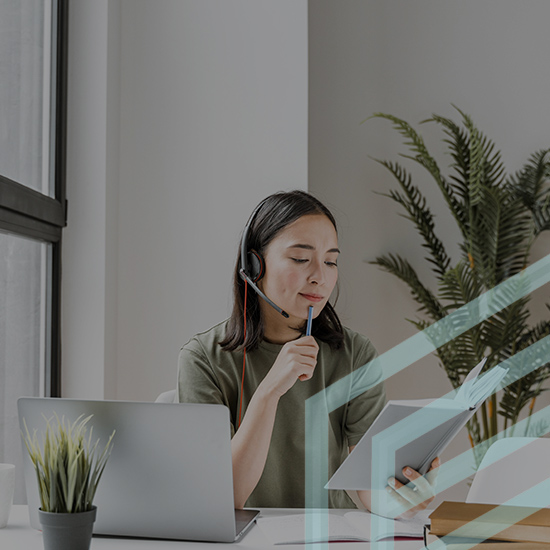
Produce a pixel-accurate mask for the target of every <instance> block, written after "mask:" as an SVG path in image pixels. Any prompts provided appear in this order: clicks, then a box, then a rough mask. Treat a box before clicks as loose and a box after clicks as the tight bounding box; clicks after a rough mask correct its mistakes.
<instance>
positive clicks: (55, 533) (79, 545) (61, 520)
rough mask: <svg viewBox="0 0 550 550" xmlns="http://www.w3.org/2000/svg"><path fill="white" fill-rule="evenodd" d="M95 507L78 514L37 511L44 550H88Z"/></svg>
mask: <svg viewBox="0 0 550 550" xmlns="http://www.w3.org/2000/svg"><path fill="white" fill-rule="evenodd" d="M96 512H97V507H96V506H92V509H91V510H90V511H88V512H79V513H78V514H55V513H52V512H43V511H42V510H38V517H39V519H40V523H41V524H42V537H43V539H44V550H89V548H90V543H91V541H92V533H93V530H94V521H95V517H96Z"/></svg>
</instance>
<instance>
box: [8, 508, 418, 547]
mask: <svg viewBox="0 0 550 550" xmlns="http://www.w3.org/2000/svg"><path fill="white" fill-rule="evenodd" d="M347 511H348V510H331V511H330V513H331V514H339V515H340V514H344V513H345V512H347ZM261 512H262V516H263V517H268V516H277V515H286V514H289V513H300V511H299V510H296V509H293V510H288V509H286V510H281V509H278V508H264V509H262V510H261ZM323 546H324V548H328V549H329V550H365V549H368V548H373V549H375V548H381V549H382V548H383V549H384V550H390V549H393V548H395V550H420V549H421V548H423V547H424V545H423V543H422V541H420V540H415V541H398V542H395V543H394V544H393V545H392V544H391V542H390V543H389V544H388V543H387V542H386V543H378V544H368V543H361V542H353V543H350V542H344V543H332V542H331V543H329V544H326V545H323ZM323 546H321V545H303V544H300V545H284V546H273V545H272V544H271V543H270V541H268V540H266V538H265V537H264V535H263V533H262V531H261V530H260V528H259V527H257V526H256V525H255V526H254V527H253V528H252V529H251V530H250V531H249V532H248V533H247V534H246V535H245V537H244V538H243V539H242V540H241V541H240V542H238V543H235V544H230V545H228V544H226V543H213V542H180V541H160V540H136V539H122V538H107V537H94V539H93V540H92V545H91V550H130V549H131V550H172V549H174V550H175V549H176V548H177V549H178V550H187V549H190V548H196V549H198V550H211V549H214V548H216V549H217V550H220V549H222V550H223V549H224V548H232V549H233V548H235V549H239V550H240V549H252V548H253V549H261V548H273V549H275V548H279V549H282V550H294V549H298V548H300V549H301V550H304V549H305V550H314V549H317V548H322V547H323ZM0 548H1V549H2V550H43V548H44V546H43V544H42V533H40V532H39V531H36V530H35V529H33V528H32V527H30V525H29V517H28V511H27V506H13V507H12V510H11V514H10V519H9V521H8V525H7V527H5V528H4V529H0Z"/></svg>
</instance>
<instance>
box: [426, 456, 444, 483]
mask: <svg viewBox="0 0 550 550" xmlns="http://www.w3.org/2000/svg"><path fill="white" fill-rule="evenodd" d="M440 466H441V460H440V459H439V457H437V458H434V460H433V461H432V464H431V466H430V469H429V470H428V471H427V472H426V475H425V476H424V477H425V478H426V480H427V481H428V483H429V484H430V485H431V486H432V487H434V488H435V486H436V483H437V476H438V474H439V467H440Z"/></svg>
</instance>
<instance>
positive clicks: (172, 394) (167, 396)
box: [155, 390, 178, 403]
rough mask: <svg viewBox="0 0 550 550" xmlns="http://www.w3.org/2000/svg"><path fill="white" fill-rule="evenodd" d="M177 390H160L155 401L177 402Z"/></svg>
mask: <svg viewBox="0 0 550 550" xmlns="http://www.w3.org/2000/svg"><path fill="white" fill-rule="evenodd" d="M177 402H178V401H177V392H176V390H168V391H165V392H162V393H161V394H160V395H159V396H158V397H157V398H156V399H155V403H177Z"/></svg>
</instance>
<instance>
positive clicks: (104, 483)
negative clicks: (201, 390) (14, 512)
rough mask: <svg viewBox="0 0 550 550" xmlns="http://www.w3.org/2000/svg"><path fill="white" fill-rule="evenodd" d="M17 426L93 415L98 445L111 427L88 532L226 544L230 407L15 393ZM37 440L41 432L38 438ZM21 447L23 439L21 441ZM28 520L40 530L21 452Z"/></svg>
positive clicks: (231, 515)
mask: <svg viewBox="0 0 550 550" xmlns="http://www.w3.org/2000/svg"><path fill="white" fill-rule="evenodd" d="M18 409H19V423H20V426H21V428H22V429H24V428H23V419H25V420H26V423H27V426H28V428H29V431H30V432H31V434H32V432H33V431H34V430H35V429H36V430H38V432H39V433H40V432H42V431H44V429H45V427H46V421H45V419H44V417H46V418H51V417H53V416H54V414H57V415H58V416H59V417H60V418H61V417H62V416H64V417H65V418H66V419H67V420H69V421H71V422H72V421H74V420H76V419H77V418H78V416H80V415H81V414H84V415H90V414H93V415H94V416H93V418H92V419H91V420H90V422H89V426H93V438H94V439H96V438H100V440H101V441H100V444H99V447H100V448H103V446H104V445H105V444H106V443H107V441H108V439H109V436H110V434H111V433H112V431H113V430H116V435H115V437H114V446H113V450H112V454H111V456H110V458H109V461H108V463H107V466H106V468H105V471H104V473H103V477H102V479H101V481H100V483H99V488H98V490H97V493H96V497H95V499H94V504H95V505H97V519H96V523H95V524H94V534H103V535H118V536H132V537H154V538H168V539H178V540H202V541H207V540H208V541H223V542H232V541H234V540H235V535H236V533H235V512H234V502H233V475H232V465H231V447H230V438H231V433H230V427H229V411H228V409H227V408H226V407H224V406H222V405H206V404H194V403H181V404H179V403H170V404H167V403H137V402H128V401H83V400H75V399H53V398H21V399H19V401H18ZM39 440H40V436H39ZM23 445H24V444H23ZM23 455H24V469H25V485H26V492H27V500H28V504H29V515H30V519H31V525H32V526H33V527H35V528H38V529H39V528H40V524H39V522H38V508H39V506H40V501H39V497H38V488H37V482H36V476H35V472H34V469H33V466H32V463H31V461H30V459H29V457H28V453H27V451H26V449H25V448H24V449H23Z"/></svg>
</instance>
